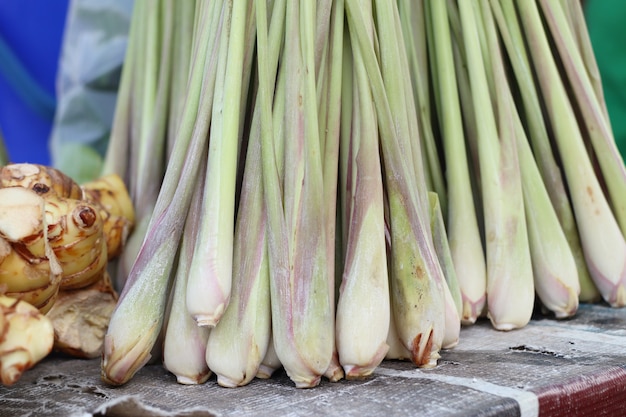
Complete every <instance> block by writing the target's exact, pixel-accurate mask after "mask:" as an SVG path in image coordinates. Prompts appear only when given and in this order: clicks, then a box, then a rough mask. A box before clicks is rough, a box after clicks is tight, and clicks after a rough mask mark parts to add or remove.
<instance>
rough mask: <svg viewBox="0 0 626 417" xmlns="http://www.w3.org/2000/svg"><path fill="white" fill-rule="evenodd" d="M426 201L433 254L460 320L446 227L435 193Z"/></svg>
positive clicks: (460, 297)
mask: <svg viewBox="0 0 626 417" xmlns="http://www.w3.org/2000/svg"><path fill="white" fill-rule="evenodd" d="M428 201H429V203H430V229H431V231H432V234H433V243H434V245H435V252H436V253H437V257H438V258H439V262H440V263H441V268H442V269H443V273H444V276H445V278H446V284H447V285H448V290H449V291H450V296H451V297H452V300H453V304H454V307H455V309H456V311H457V319H458V320H460V318H461V314H462V313H463V295H462V293H461V287H460V285H459V280H458V274H457V272H456V268H455V267H454V262H453V260H452V254H451V252H450V243H449V238H448V233H447V231H446V225H445V222H444V220H443V213H442V210H441V205H440V204H439V196H438V195H437V193H435V192H429V193H428Z"/></svg>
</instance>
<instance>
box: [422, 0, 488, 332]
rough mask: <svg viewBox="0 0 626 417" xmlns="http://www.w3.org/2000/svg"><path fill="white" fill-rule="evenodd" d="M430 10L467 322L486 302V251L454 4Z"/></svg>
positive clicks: (449, 222)
mask: <svg viewBox="0 0 626 417" xmlns="http://www.w3.org/2000/svg"><path fill="white" fill-rule="evenodd" d="M427 11H428V13H429V16H428V17H429V22H430V25H431V27H432V32H431V38H432V39H431V42H432V44H433V47H432V48H431V50H430V52H431V53H432V55H433V56H432V58H431V59H432V61H433V65H434V66H435V68H436V72H437V79H436V80H437V83H436V85H435V86H434V87H433V88H434V92H435V94H436V95H437V97H438V102H439V112H438V116H439V126H440V131H441V136H442V145H443V152H444V157H445V161H446V180H447V187H448V203H449V204H448V211H447V216H446V226H447V231H448V233H447V235H448V242H449V246H450V255H451V257H452V261H453V262H454V268H455V270H456V271H459V274H458V283H459V287H460V289H461V294H462V299H463V301H462V303H463V309H462V312H461V320H462V322H463V323H464V324H472V323H474V322H475V321H476V320H477V319H478V317H479V316H480V315H481V314H482V312H483V310H484V309H485V305H486V291H487V272H486V265H485V253H484V249H483V243H482V240H481V235H480V228H479V225H478V220H477V215H476V207H475V205H474V196H473V191H472V184H471V182H470V177H471V176H470V169H469V164H468V159H467V158H468V157H467V150H466V147H465V132H464V126H463V119H462V115H461V106H460V101H459V100H460V99H459V92H458V87H457V81H456V75H455V66H454V53H453V44H452V39H451V34H450V27H449V23H448V21H449V19H448V9H447V7H446V5H445V4H444V3H443V2H442V1H429V2H428V3H427ZM444 214H445V213H444Z"/></svg>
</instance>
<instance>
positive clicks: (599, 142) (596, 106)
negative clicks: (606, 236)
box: [539, 0, 626, 302]
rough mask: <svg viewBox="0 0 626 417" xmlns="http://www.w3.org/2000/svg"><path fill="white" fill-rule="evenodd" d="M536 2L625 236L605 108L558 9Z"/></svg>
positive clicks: (624, 184) (625, 192)
mask: <svg viewBox="0 0 626 417" xmlns="http://www.w3.org/2000/svg"><path fill="white" fill-rule="evenodd" d="M539 3H540V4H541V8H542V10H543V16H544V18H545V21H546V23H547V26H548V27H549V28H550V32H551V34H552V39H553V40H554V43H555V44H556V47H557V50H558V52H559V57H560V58H561V62H562V64H563V67H564V68H565V72H566V73H567V78H568V79H569V86H570V87H571V89H572V91H573V92H574V97H575V101H574V102H573V103H572V104H573V105H574V106H577V108H578V109H579V110H580V113H581V115H582V119H583V121H584V124H585V126H586V127H587V129H586V131H585V132H584V134H586V135H588V137H589V140H590V142H591V145H592V147H593V151H594V153H595V156H596V158H597V161H598V164H599V166H600V170H601V172H602V174H601V176H602V181H603V183H604V184H605V185H606V191H607V195H608V200H609V202H610V205H611V209H612V211H613V215H614V217H615V219H616V220H617V223H618V224H619V226H620V229H621V231H622V235H626V165H624V160H623V159H622V155H621V153H620V151H619V149H618V148H617V143H616V142H615V137H614V136H613V131H612V129H611V124H610V121H609V119H608V118H607V117H606V113H605V106H604V105H602V104H601V103H600V101H599V100H598V96H597V95H596V90H595V89H594V85H593V84H592V82H591V79H590V77H589V75H588V72H587V67H586V65H585V61H584V60H583V57H582V55H581V53H580V50H579V48H578V45H577V42H576V39H575V37H574V34H572V31H571V29H570V26H569V23H568V20H567V17H566V15H565V13H564V11H563V9H562V7H561V6H560V5H558V4H556V3H554V2H550V1H545V0H541V1H540V2H539ZM625 296H626V295H625ZM625 302H626V300H625Z"/></svg>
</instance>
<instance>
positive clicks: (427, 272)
mask: <svg viewBox="0 0 626 417" xmlns="http://www.w3.org/2000/svg"><path fill="white" fill-rule="evenodd" d="M375 7H376V8H377V9H379V8H380V9H382V10H378V11H379V16H380V17H382V18H383V19H384V22H385V23H383V27H385V26H386V27H391V26H392V25H393V23H391V22H393V20H392V19H390V18H389V10H388V8H389V7H392V5H390V4H387V5H385V4H378V2H377V3H376V4H375ZM385 9H386V10H385ZM386 12H387V14H385V13H386ZM346 15H347V17H348V26H349V29H350V35H351V39H352V43H353V48H359V49H360V51H361V54H362V58H363V65H364V66H365V68H366V70H367V74H368V78H369V81H370V88H371V90H372V96H373V97H374V102H375V107H376V113H377V117H378V122H379V128H380V135H381V147H382V156H383V166H384V181H385V189H386V193H387V198H388V201H389V207H390V216H389V219H390V238H391V257H392V261H391V270H390V273H391V285H390V289H391V294H392V296H391V297H392V298H391V303H392V311H393V313H392V314H393V316H394V317H395V318H394V321H395V325H396V327H395V328H396V329H397V332H398V335H399V337H400V340H401V341H402V343H403V345H404V346H405V348H406V349H407V350H408V351H409V352H410V353H411V360H412V361H413V362H414V363H415V364H416V365H418V366H434V365H435V364H436V361H437V359H438V358H439V350H440V349H441V344H442V340H443V335H444V325H445V324H444V320H445V319H444V313H443V312H444V292H443V279H444V278H443V272H442V270H441V266H440V265H439V262H438V259H437V257H436V254H435V252H434V248H433V245H432V240H431V238H430V228H429V227H428V226H427V225H428V221H427V217H426V216H427V213H426V216H424V214H423V212H422V210H421V206H420V201H421V200H420V199H418V187H417V185H416V177H415V169H414V165H413V164H414V161H413V158H407V157H406V155H410V153H408V149H410V147H407V146H406V143H405V142H404V145H405V146H402V145H401V144H400V143H399V142H400V138H399V137H400V136H404V138H403V139H402V140H403V141H406V136H407V135H408V133H407V132H408V127H406V125H405V126H404V128H405V129H406V130H400V128H399V126H398V124H397V123H396V122H395V119H394V118H393V117H392V112H391V108H390V102H389V100H390V99H391V97H392V91H387V90H386V84H385V83H384V81H383V76H382V74H381V68H380V67H379V64H378V61H377V59H376V50H375V48H374V45H372V42H371V39H370V37H369V34H368V30H367V27H368V23H367V22H368V20H367V17H366V16H365V15H364V14H363V11H362V9H361V7H360V3H359V2H357V1H354V0H347V1H346ZM378 24H379V25H380V24H381V21H380V19H379V21H378ZM378 32H380V29H379V30H378ZM381 42H382V39H381ZM390 42H392V43H394V44H395V50H396V51H397V49H398V48H399V47H398V45H397V44H398V43H400V44H401V43H402V38H401V37H400V38H399V39H398V38H392V39H390ZM387 46H390V45H383V44H382V43H381V45H380V51H381V52H382V51H384V50H385V49H386V47H387ZM391 49H392V50H391V52H393V50H394V48H391ZM383 67H384V65H383ZM387 70H391V68H389V67H388V68H387ZM403 79H405V78H403ZM398 87H399V86H398ZM392 90H393V89H392ZM393 91H395V90H393ZM400 97H402V96H399V97H393V98H394V99H396V100H399V99H400ZM405 152H407V153H406V154H405ZM420 196H421V199H422V200H423V199H425V198H427V197H426V194H422V195H420ZM421 204H424V201H421ZM426 229H428V230H426ZM418 300H419V301H418Z"/></svg>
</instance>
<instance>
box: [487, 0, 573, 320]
mask: <svg viewBox="0 0 626 417" xmlns="http://www.w3.org/2000/svg"><path fill="white" fill-rule="evenodd" d="M481 1H482V2H481V8H482V13H483V27H484V31H485V35H486V36H485V37H486V41H487V44H488V48H489V50H490V53H491V56H492V57H501V55H500V44H499V38H498V31H497V27H496V22H495V19H494V17H493V14H492V12H491V6H489V3H488V0H481ZM491 63H492V67H491V68H487V69H486V70H487V74H488V76H487V79H488V81H489V82H490V83H491V85H492V88H491V90H492V91H493V92H494V93H495V95H494V96H493V100H494V103H496V111H497V112H498V113H500V112H506V113H507V114H510V116H509V117H507V119H506V120H507V123H511V124H512V129H513V136H514V138H515V139H514V140H515V143H516V147H517V155H518V158H519V167H520V172H521V181H522V192H523V201H524V211H525V213H526V226H527V230H528V244H529V247H530V256H531V262H532V271H533V278H534V286H535V291H536V294H537V296H538V297H539V299H540V301H541V303H542V305H543V307H544V308H546V309H548V310H549V311H551V312H553V313H554V314H555V316H556V317H557V318H566V317H571V316H573V315H574V314H575V313H576V311H577V310H578V295H579V293H580V285H579V282H578V274H577V269H576V262H575V260H574V255H573V253H572V251H571V249H570V246H569V243H568V241H567V239H566V237H565V234H564V232H563V229H562V228H561V224H560V223H559V219H558V217H557V215H556V211H555V210H554V208H553V206H552V202H551V201H550V197H549V195H548V191H547V188H546V186H545V184H544V183H543V179H542V178H541V174H540V173H539V169H538V167H537V164H536V162H535V159H534V156H533V153H532V150H531V148H530V144H529V143H528V139H527V137H526V133H525V131H524V127H523V125H522V122H521V119H520V117H519V114H518V112H517V108H516V106H515V101H514V97H513V95H512V92H511V88H510V87H509V84H508V82H507V81H506V69H505V65H504V62H503V61H502V59H501V58H499V59H493V60H492V61H491ZM509 128H510V127H509Z"/></svg>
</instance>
